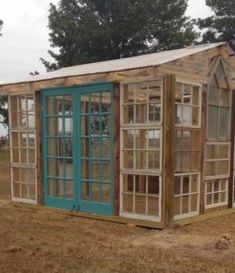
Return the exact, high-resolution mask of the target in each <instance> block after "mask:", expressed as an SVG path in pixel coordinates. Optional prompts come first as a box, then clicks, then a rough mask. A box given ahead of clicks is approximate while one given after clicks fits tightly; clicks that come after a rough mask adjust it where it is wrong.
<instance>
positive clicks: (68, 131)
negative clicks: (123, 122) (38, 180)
mask: <svg viewBox="0 0 235 273" xmlns="http://www.w3.org/2000/svg"><path fill="white" fill-rule="evenodd" d="M42 105H43V107H44V111H43V113H42V114H43V115H42V116H43V167H44V203H45V205H46V206H52V207H60V208H64V209H71V210H72V209H73V210H77V211H84V212H89V213H97V214H106V215H111V214H112V212H113V149H112V147H113V100H112V85H110V84H104V85H102V84H101V85H95V86H83V87H76V88H68V89H66V90H62V89H61V90H60V89H59V90H50V91H49V90H48V91H44V92H43V94H42ZM45 106H46V107H45Z"/></svg>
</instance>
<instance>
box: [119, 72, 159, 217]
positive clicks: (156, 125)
mask: <svg viewBox="0 0 235 273" xmlns="http://www.w3.org/2000/svg"><path fill="white" fill-rule="evenodd" d="M154 81H159V82H160V88H161V105H160V106H161V112H160V121H159V122H148V123H144V124H138V123H136V124H135V123H134V124H124V123H123V109H122V107H123V92H124V88H123V87H124V85H125V84H138V83H141V82H143V83H144V82H154ZM120 87H121V88H120V92H121V93H120V106H119V107H120V113H121V115H120V176H119V177H120V192H119V197H120V209H119V214H120V216H123V217H126V218H132V219H140V220H148V221H154V222H161V221H162V147H163V128H162V127H163V78H162V77H158V78H155V79H139V80H135V81H133V80H132V81H123V82H121V85H120ZM148 101H149V100H148ZM148 101H147V102H146V104H147V115H148ZM125 105H128V104H125ZM132 105H135V103H134V104H132ZM134 109H135V107H134ZM134 118H135V110H134ZM128 129H129V130H132V129H133V130H134V129H150V130H151V129H157V130H160V135H161V139H160V169H159V171H156V170H154V169H153V170H151V169H147V168H146V169H145V170H136V169H134V168H133V169H131V170H126V169H124V168H123V130H128ZM134 148H135V147H134ZM133 150H134V149H133ZM134 167H135V165H134ZM123 174H135V175H146V176H151V175H154V176H159V196H158V201H159V206H158V207H159V216H156V217H155V216H150V215H143V214H137V213H128V212H124V211H123V179H122V175H123ZM150 196H151V195H150ZM133 202H134V201H133Z"/></svg>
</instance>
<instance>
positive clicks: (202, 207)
mask: <svg viewBox="0 0 235 273" xmlns="http://www.w3.org/2000/svg"><path fill="white" fill-rule="evenodd" d="M207 92H208V88H207V85H205V84H203V85H202V102H201V103H202V113H201V138H200V149H201V166H200V169H201V180H200V182H201V183H200V207H199V213H200V214H205V180H204V172H205V148H206V131H207Z"/></svg>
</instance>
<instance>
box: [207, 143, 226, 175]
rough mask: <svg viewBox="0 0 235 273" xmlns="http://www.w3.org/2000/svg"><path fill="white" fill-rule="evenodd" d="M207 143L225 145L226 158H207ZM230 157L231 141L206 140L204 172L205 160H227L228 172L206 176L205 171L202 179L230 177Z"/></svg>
mask: <svg viewBox="0 0 235 273" xmlns="http://www.w3.org/2000/svg"><path fill="white" fill-rule="evenodd" d="M208 145H227V146H228V157H227V158H215V159H207V152H206V151H207V149H206V148H207V146H208ZM230 157H231V142H222V141H221V142H218V141H213V142H212V141H210V142H209V141H208V142H206V144H205V161H204V164H205V172H206V163H207V162H218V161H228V172H227V174H223V175H211V176H206V173H205V174H204V175H205V176H204V179H205V180H216V179H227V178H229V177H230Z"/></svg>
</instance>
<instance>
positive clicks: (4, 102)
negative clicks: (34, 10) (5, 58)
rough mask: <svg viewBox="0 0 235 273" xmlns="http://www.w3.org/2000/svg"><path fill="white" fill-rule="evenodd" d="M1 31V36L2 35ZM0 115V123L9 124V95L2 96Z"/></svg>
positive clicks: (0, 28)
mask: <svg viewBox="0 0 235 273" xmlns="http://www.w3.org/2000/svg"><path fill="white" fill-rule="evenodd" d="M2 26H3V21H2V20H1V19H0V31H1V30H2ZM1 35H2V34H1V32H0V36H1ZM0 116H1V117H2V120H1V121H0V123H2V124H5V125H7V124H8V111H7V96H0Z"/></svg>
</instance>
